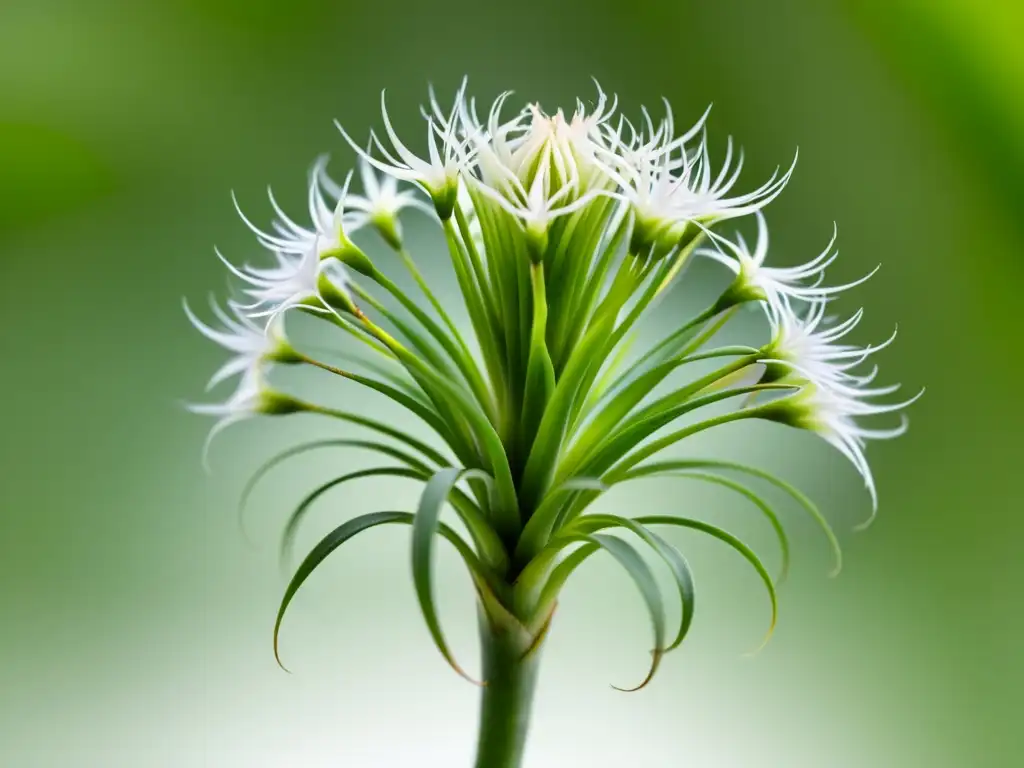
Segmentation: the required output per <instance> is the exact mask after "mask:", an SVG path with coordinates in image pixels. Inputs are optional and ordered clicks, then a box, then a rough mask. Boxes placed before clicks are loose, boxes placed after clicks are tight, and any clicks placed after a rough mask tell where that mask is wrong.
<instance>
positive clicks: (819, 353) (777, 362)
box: [763, 302, 923, 510]
mask: <svg viewBox="0 0 1024 768" xmlns="http://www.w3.org/2000/svg"><path fill="white" fill-rule="evenodd" d="M862 316H863V312H862V311H859V312H857V313H856V314H854V315H853V316H852V317H850V318H849V319H848V320H846V321H844V322H842V323H839V324H838V325H835V326H832V327H829V325H828V322H827V320H826V318H825V316H824V304H823V303H821V302H818V303H816V304H814V305H812V306H811V308H810V312H809V314H808V316H807V317H806V318H803V319H801V318H800V317H798V316H797V315H796V313H794V312H793V311H792V310H791V309H789V307H787V306H782V307H778V308H773V309H771V310H770V311H769V317H770V319H771V323H772V328H773V331H774V339H773V340H772V342H771V343H770V344H769V345H768V346H767V347H766V349H765V355H766V357H765V359H764V360H763V362H765V363H766V364H767V365H768V369H767V372H766V373H767V374H768V376H767V378H769V379H771V378H774V379H776V380H778V379H782V380H783V381H788V382H792V383H794V384H795V385H797V386H800V387H801V389H800V391H799V392H798V393H797V394H795V395H792V396H790V397H786V398H783V399H782V400H778V401H776V404H775V405H776V407H777V408H778V409H780V410H779V411H778V412H777V416H778V417H779V418H780V419H781V420H783V421H786V422H787V423H790V424H792V425H793V426H796V427H800V428H802V429H807V430H810V431H812V432H815V433H817V434H819V435H821V436H822V437H823V438H824V439H825V440H826V441H827V442H828V443H830V444H831V445H833V446H834V447H835V448H836V449H837V450H839V451H840V452H841V453H842V454H843V455H844V456H845V457H846V458H847V459H849V461H850V462H851V463H852V464H853V466H854V467H855V468H856V470H857V472H858V473H859V474H860V475H861V477H862V478H863V479H864V485H865V487H866V488H867V490H868V493H869V494H870V495H871V502H872V509H873V510H877V508H878V494H877V491H876V489H875V481H874V478H873V477H872V474H871V468H870V467H869V465H868V462H867V458H866V456H865V449H866V445H867V441H868V440H880V439H888V438H893V437H898V436H899V435H902V434H903V433H904V432H906V430H907V419H906V417H905V416H903V417H902V418H901V422H900V424H899V425H898V426H896V427H892V428H889V429H871V428H867V427H864V426H862V425H861V424H859V423H858V421H857V420H858V419H859V418H861V417H865V416H876V415H879V414H885V413H892V412H894V411H901V410H903V409H904V408H906V407H908V406H909V405H911V404H912V403H913V402H915V401H916V400H917V399H918V398H919V397H920V396H921V395H922V394H923V390H922V392H919V393H918V394H917V395H915V396H913V397H911V398H909V399H908V400H904V401H902V402H898V403H879V402H877V401H875V398H878V397H884V396H886V395H891V394H893V393H894V392H896V391H897V390H898V389H899V385H898V384H894V385H891V386H887V387H869V386H868V384H870V383H871V381H872V380H873V379H874V378H875V375H876V374H877V372H878V369H877V367H875V368H874V369H873V370H872V371H871V372H870V373H867V374H855V373H853V369H854V368H856V367H857V366H859V365H860V364H862V363H864V362H865V361H866V360H867V359H868V357H869V356H870V355H872V354H874V353H875V352H877V351H879V350H881V349H884V348H885V347H887V346H888V345H889V344H890V343H892V341H893V339H894V338H895V334H893V336H891V337H890V338H889V339H888V340H887V341H885V342H883V343H882V344H878V345H875V346H869V347H857V346H854V345H850V344H841V343H839V342H840V341H841V339H842V338H843V337H844V336H846V335H847V334H848V333H849V332H850V331H852V330H853V329H854V328H855V327H856V326H857V324H858V323H859V322H860V319H861V317H862ZM775 366H781V367H782V368H783V369H784V371H783V372H782V373H781V375H780V374H779V372H777V371H775V372H773V367H775Z"/></svg>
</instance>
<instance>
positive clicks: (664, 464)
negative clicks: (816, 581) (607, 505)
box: [629, 459, 843, 578]
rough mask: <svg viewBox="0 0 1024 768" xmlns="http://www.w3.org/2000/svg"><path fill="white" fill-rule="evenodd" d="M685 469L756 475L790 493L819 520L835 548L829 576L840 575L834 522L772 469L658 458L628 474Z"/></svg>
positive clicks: (839, 556) (812, 517) (841, 558)
mask: <svg viewBox="0 0 1024 768" xmlns="http://www.w3.org/2000/svg"><path fill="white" fill-rule="evenodd" d="M686 469H724V470H731V471H733V472H740V473H742V474H745V475H748V476H750V477H756V478H759V479H761V480H764V481H765V482H767V483H769V484H771V485H774V486H775V487H776V488H778V489H779V490H781V491H783V492H784V493H787V494H788V495H789V496H790V497H791V498H793V499H794V500H795V501H796V502H797V503H798V504H799V505H800V506H801V507H803V508H804V510H806V512H807V513H808V514H809V515H810V516H811V519H813V520H814V522H815V523H817V525H818V527H819V528H820V529H821V531H822V532H823V533H824V534H825V538H827V539H828V543H829V547H830V548H831V550H832V557H833V562H834V563H835V565H834V567H833V568H832V571H831V572H830V573H829V576H830V577H832V578H834V577H836V576H838V575H839V573H840V571H841V570H842V568H843V548H842V546H841V545H840V543H839V538H838V537H837V536H836V533H835V530H834V529H833V528H832V525H831V524H830V523H829V522H828V519H827V518H826V517H825V515H824V514H822V512H821V510H820V509H819V508H818V505H817V504H815V503H814V502H813V501H811V499H810V498H809V497H808V496H807V495H806V494H805V493H803V491H801V490H800V489H799V488H797V487H796V486H794V485H793V484H792V483H788V482H786V481H785V480H783V479H781V478H780V477H777V476H776V475H773V474H772V473H771V472H766V471H765V470H763V469H758V468H757V467H752V466H749V465H747V464H740V463H738V462H735V461H724V460H721V459H679V460H675V461H671V460H670V461H658V462H651V463H650V464H643V465H641V466H639V467H636V468H634V469H632V470H631V471H630V472H629V474H630V476H632V477H640V476H641V475H654V474H659V473H661V472H667V471H672V470H686Z"/></svg>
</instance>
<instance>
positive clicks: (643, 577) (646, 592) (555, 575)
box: [536, 534, 666, 692]
mask: <svg viewBox="0 0 1024 768" xmlns="http://www.w3.org/2000/svg"><path fill="white" fill-rule="evenodd" d="M573 542H580V543H582V544H583V546H582V547H580V548H579V549H577V550H576V551H575V552H572V553H571V554H569V555H568V556H567V557H566V558H565V559H564V560H563V561H562V562H561V563H559V564H558V565H557V566H555V568H554V569H553V570H552V571H551V574H550V576H549V577H548V578H547V581H546V582H545V584H544V587H543V589H542V590H541V592H540V597H539V600H538V605H537V608H536V611H537V614H538V615H541V616H547V615H548V612H549V611H550V610H551V609H552V607H553V606H554V604H555V601H556V600H557V599H558V594H559V593H560V592H561V591H562V587H563V586H564V585H565V582H566V581H568V579H569V576H571V575H572V573H573V572H574V571H575V570H576V568H578V567H579V566H580V565H581V564H582V563H583V562H584V561H585V560H586V559H587V558H588V557H590V556H591V555H592V554H594V553H595V552H597V551H599V550H602V549H603V550H604V551H605V552H607V553H608V554H609V555H611V556H612V557H613V558H615V560H616V561H617V562H618V563H619V565H621V566H622V567H623V568H624V569H625V571H626V573H628V574H629V576H630V578H632V579H633V582H634V583H635V584H636V586H637V589H639V590H640V595H641V597H643V600H644V603H645V605H646V606H647V611H648V613H649V614H650V617H651V627H652V630H653V632H654V649H653V650H652V651H651V656H652V660H651V666H650V669H649V670H648V672H647V676H646V677H645V678H644V679H643V681H642V682H641V683H640V684H639V685H637V686H636V687H634V688H619V687H617V686H613V687H614V688H615V689H616V690H619V691H627V692H629V691H639V690H640V689H641V688H644V687H645V686H646V685H647V684H648V683H650V682H651V680H652V679H653V678H654V674H655V673H656V672H657V671H658V666H659V665H660V664H661V657H662V656H664V654H665V651H666V648H665V605H664V602H663V601H662V599H661V590H660V589H658V583H657V582H656V581H655V579H654V574H653V573H651V569H650V566H648V565H647V563H646V562H645V561H644V559H643V557H641V555H640V553H638V552H637V551H636V549H635V548H634V547H633V546H632V545H631V544H629V543H628V542H625V541H623V540H622V539H619V538H616V537H614V536H605V535H603V534H575V535H571V536H566V537H565V538H564V539H562V540H561V541H560V545H561V546H566V545H568V544H571V543H573Z"/></svg>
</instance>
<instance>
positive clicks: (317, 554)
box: [274, 512, 485, 669]
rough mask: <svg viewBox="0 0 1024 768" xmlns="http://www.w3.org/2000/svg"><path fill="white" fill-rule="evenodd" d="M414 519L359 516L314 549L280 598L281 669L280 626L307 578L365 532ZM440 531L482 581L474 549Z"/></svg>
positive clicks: (443, 527) (399, 515) (276, 646)
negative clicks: (341, 547)
mask: <svg viewBox="0 0 1024 768" xmlns="http://www.w3.org/2000/svg"><path fill="white" fill-rule="evenodd" d="M413 519H414V516H413V515H411V514H409V513H408V512H373V513H370V514H368V515H360V516H359V517H357V518H354V519H352V520H349V521H348V522H346V523H344V524H342V525H340V526H338V527H337V528H335V529H334V530H333V531H331V533H329V534H327V536H325V537H324V538H323V539H321V541H320V543H319V544H317V545H316V546H315V547H313V549H312V550H311V551H310V553H309V554H308V555H307V556H306V558H305V559H304V560H303V561H302V563H301V564H300V565H299V567H298V569H297V570H296V571H295V575H294V576H293V577H292V580H291V581H290V582H289V584H288V586H287V588H286V589H285V592H284V597H282V598H281V606H280V608H278V611H277V619H276V620H275V622H274V658H275V659H277V663H278V664H279V665H280V666H281V668H282V669H287V668H286V667H285V666H284V664H282V663H281V654H280V648H279V643H278V641H279V639H280V632H281V623H282V621H283V620H284V615H285V612H286V611H287V610H288V606H289V605H290V604H291V602H292V600H293V599H294V597H295V594H296V593H297V592H298V591H299V588H300V587H301V586H302V585H303V584H304V583H305V582H306V579H308V578H309V576H310V575H311V574H312V573H313V571H315V570H316V568H317V566H319V565H320V563H322V562H323V561H324V560H325V559H326V558H327V556H328V555H330V554H331V553H332V552H334V550H336V549H337V548H338V547H340V546H341V545H342V544H344V543H345V542H347V541H348V540H350V539H352V538H353V537H354V536H356V535H358V534H360V533H362V532H363V531H365V530H368V529H370V528H374V527H376V526H378V525H389V524H395V523H400V524H403V525H411V524H412V523H413ZM438 532H439V533H440V534H441V536H443V537H444V538H445V539H447V540H448V541H449V542H451V543H452V545H453V546H454V547H455V549H456V550H457V551H458V553H459V554H460V555H461V556H462V559H463V561H464V562H465V563H466V567H467V568H468V569H469V571H470V575H471V576H472V577H473V579H474V581H481V580H483V579H484V578H485V571H484V570H483V567H482V566H481V564H480V562H479V560H477V558H476V555H475V554H474V553H473V550H472V549H470V548H469V546H468V545H467V544H466V543H465V542H464V541H463V540H462V539H461V538H460V537H459V535H458V534H457V533H455V531H453V530H452V529H451V528H449V527H448V526H446V525H443V524H442V525H441V526H439V528H438Z"/></svg>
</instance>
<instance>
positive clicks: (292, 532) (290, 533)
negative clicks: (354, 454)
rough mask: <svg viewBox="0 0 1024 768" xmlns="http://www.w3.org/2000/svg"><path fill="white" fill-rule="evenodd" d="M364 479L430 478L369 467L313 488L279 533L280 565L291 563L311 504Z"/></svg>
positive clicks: (397, 469) (404, 470) (407, 471)
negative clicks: (334, 489)
mask: <svg viewBox="0 0 1024 768" xmlns="http://www.w3.org/2000/svg"><path fill="white" fill-rule="evenodd" d="M364 477H406V478H412V479H415V480H426V479H427V478H428V477H430V473H429V472H421V471H417V470H415V469H410V468H408V467H371V468H369V469H360V470H356V471H355V472H348V473H346V474H344V475H341V476H340V477H335V478H333V479H331V480H328V481H327V482H326V483H323V484H321V485H319V486H318V487H316V488H314V489H313V490H312V491H310V492H309V493H308V494H306V496H305V498H303V499H302V501H301V502H299V506H297V507H296V508H295V511H294V512H292V514H291V515H290V516H289V518H288V521H287V522H286V523H285V526H284V530H283V532H282V533H281V548H280V557H281V564H282V565H284V566H287V565H288V564H289V562H290V561H291V555H292V549H293V548H294V546H295V536H296V534H297V533H298V531H299V526H300V525H301V524H302V521H303V520H304V519H305V517H306V514H307V513H308V512H309V510H310V508H311V507H312V506H313V502H315V501H316V500H317V499H319V498H320V497H321V496H323V495H324V494H325V493H327V492H328V491H329V490H331V489H332V488H338V487H340V486H342V485H344V484H345V483H348V482H351V481H353V480H359V479H361V478H364Z"/></svg>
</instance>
